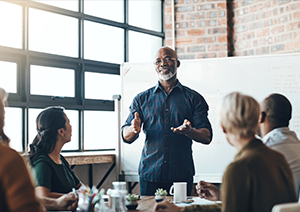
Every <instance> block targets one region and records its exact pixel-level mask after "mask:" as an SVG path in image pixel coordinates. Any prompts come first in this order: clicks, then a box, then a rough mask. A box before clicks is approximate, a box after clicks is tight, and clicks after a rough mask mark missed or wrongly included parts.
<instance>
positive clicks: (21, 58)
mask: <svg viewBox="0 0 300 212" xmlns="http://www.w3.org/2000/svg"><path fill="white" fill-rule="evenodd" d="M0 1H3V2H7V3H11V4H16V5H20V6H22V12H23V14H22V28H23V34H22V39H23V42H22V48H21V49H16V48H10V47H6V46H0V61H7V62H14V63H17V93H16V94H15V93H10V94H9V98H8V103H9V107H17V108H21V109H22V147H23V149H22V151H23V152H24V151H27V149H26V148H27V146H28V144H29V143H31V141H28V118H27V117H28V109H31V108H45V107H48V106H52V105H60V106H63V107H64V108H65V109H73V110H77V111H78V120H79V123H78V126H79V129H78V131H79V141H78V142H79V148H78V149H77V150H64V152H69V151H70V152H81V151H87V150H84V148H83V146H84V139H83V138H84V136H83V132H84V131H83V129H84V122H83V118H84V117H83V114H84V113H83V112H84V111H87V110H93V111H114V100H95V99H85V97H84V93H85V88H84V82H85V79H84V75H85V72H95V73H105V74H114V75H120V64H114V63H107V62H101V61H94V60H87V59H84V52H83V47H84V39H83V38H84V32H83V29H84V21H92V22H95V23H98V24H105V25H108V26H113V27H118V28H122V29H124V62H128V58H129V56H128V48H129V43H128V32H129V31H130V30H132V31H136V32H140V33H144V34H148V35H152V36H156V37H159V38H161V39H162V46H163V44H164V39H165V33H164V15H163V14H164V0H161V13H162V14H161V23H162V24H161V26H162V29H161V32H157V31H153V30H149V29H144V28H140V27H136V26H132V25H129V24H128V2H129V0H124V22H122V23H120V22H116V21H112V20H108V19H104V18H100V17H96V16H91V15H87V14H84V13H83V11H84V2H83V1H84V0H78V4H79V5H78V8H79V10H78V11H77V12H75V11H71V10H67V9H63V8H58V7H55V6H51V5H47V4H43V3H41V2H35V1H29V0H27V1H10V0H0ZM29 8H34V9H39V10H43V11H47V12H51V13H56V14H60V15H64V16H70V17H73V18H76V19H78V26H79V27H78V38H79V39H78V42H79V43H78V44H79V45H78V48H79V49H78V53H79V55H78V57H77V58H74V57H68V56H61V55H54V54H48V53H42V52H35V51H30V50H29V49H28V14H29ZM31 65H39V66H46V67H54V68H67V69H73V70H74V71H75V75H74V76H75V77H74V80H75V82H74V86H75V97H74V98H69V97H65V98H60V97H51V96H43V95H31V94H30V66H31ZM74 130H75V129H74ZM101 150H102V149H95V150H92V151H101ZM104 150H105V151H106V150H107V149H104ZM88 151H91V150H88Z"/></svg>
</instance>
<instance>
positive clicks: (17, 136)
mask: <svg viewBox="0 0 300 212" xmlns="http://www.w3.org/2000/svg"><path fill="white" fill-rule="evenodd" d="M4 132H5V134H6V135H7V136H8V137H9V138H10V143H9V146H10V147H11V148H13V149H15V150H16V151H18V152H22V151H23V148H22V109H21V108H12V107H5V125H4Z"/></svg>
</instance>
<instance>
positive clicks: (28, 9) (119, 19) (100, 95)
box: [0, 0, 164, 152]
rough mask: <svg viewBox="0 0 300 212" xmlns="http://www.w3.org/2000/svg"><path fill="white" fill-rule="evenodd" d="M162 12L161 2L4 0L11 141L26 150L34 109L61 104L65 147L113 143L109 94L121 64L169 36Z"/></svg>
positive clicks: (0, 69) (1, 77)
mask: <svg viewBox="0 0 300 212" xmlns="http://www.w3.org/2000/svg"><path fill="white" fill-rule="evenodd" d="M139 7H143V8H144V9H145V10H143V12H142V11H140V10H138V11H137V10H136V8H139ZM162 11H163V1H161V0H151V1H150V0H149V1H148V0H147V1H141V2H139V1H131V0H116V1H111V0H103V1H90V0H72V1H63V0H59V1H58V0H51V1H45V0H31V1H30V0H28V1H10V0H0V28H1V33H0V86H1V87H3V88H4V89H5V90H6V91H7V92H9V98H8V104H9V106H8V107H6V108H5V110H6V119H5V128H4V130H5V132H6V134H7V135H8V136H9V138H10V139H11V143H10V146H11V147H12V148H14V149H15V150H17V151H19V152H22V151H25V150H27V147H28V145H29V144H30V143H31V142H32V141H33V139H34V138H35V136H36V134H37V132H36V126H35V125H36V123H35V119H36V117H37V115H38V114H39V113H40V112H41V111H42V110H43V109H44V108H46V107H49V106H62V107H64V108H65V113H66V115H67V116H68V118H69V120H70V124H71V125H72V139H71V141H70V142H69V143H67V144H66V145H64V147H63V151H95V150H97V151H98V150H113V149H115V147H116V141H117V134H118V132H117V131H118V130H117V128H116V127H112V126H116V114H115V113H114V110H115V108H114V101H113V99H112V96H113V95H116V94H121V76H120V64H122V63H123V62H132V61H137V62H144V61H152V60H153V56H154V53H155V51H156V50H157V49H158V48H159V47H161V46H162V44H163V40H164V32H163V29H162V26H163V24H162V20H163V16H162ZM141 17H142V18H141ZM141 47H143V50H144V52H143V55H141V54H140V52H141Z"/></svg>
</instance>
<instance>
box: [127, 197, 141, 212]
mask: <svg viewBox="0 0 300 212" xmlns="http://www.w3.org/2000/svg"><path fill="white" fill-rule="evenodd" d="M138 198H139V196H138V195H135V194H128V195H127V197H126V202H125V206H126V208H127V209H128V210H135V209H136V208H137V206H138V202H137V200H138Z"/></svg>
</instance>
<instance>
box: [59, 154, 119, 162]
mask: <svg viewBox="0 0 300 212" xmlns="http://www.w3.org/2000/svg"><path fill="white" fill-rule="evenodd" d="M62 155H63V156H64V157H65V158H66V160H67V161H68V163H69V164H70V165H84V164H99V163H114V162H115V161H116V155H115V152H114V151H103V152H72V153H62Z"/></svg>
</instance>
